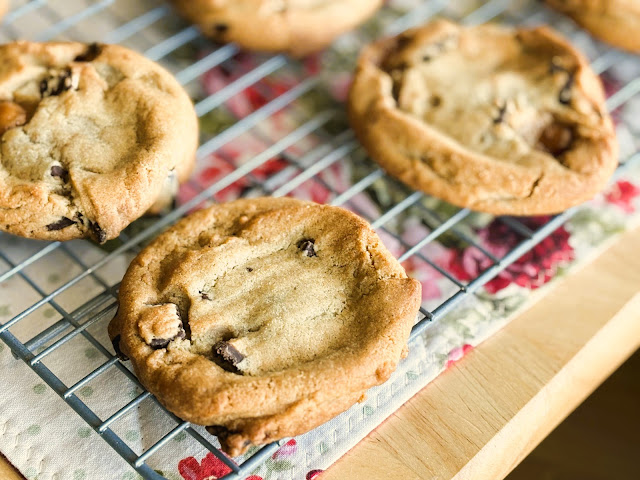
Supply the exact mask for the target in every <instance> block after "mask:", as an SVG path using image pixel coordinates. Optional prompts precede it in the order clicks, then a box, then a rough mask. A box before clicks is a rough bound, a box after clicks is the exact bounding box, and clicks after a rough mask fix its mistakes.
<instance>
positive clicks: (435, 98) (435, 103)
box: [431, 95, 442, 108]
mask: <svg viewBox="0 0 640 480" xmlns="http://www.w3.org/2000/svg"><path fill="white" fill-rule="evenodd" d="M440 105H442V98H441V97H440V96H438V95H434V96H433V97H431V106H432V107H434V108H436V107H439V106H440Z"/></svg>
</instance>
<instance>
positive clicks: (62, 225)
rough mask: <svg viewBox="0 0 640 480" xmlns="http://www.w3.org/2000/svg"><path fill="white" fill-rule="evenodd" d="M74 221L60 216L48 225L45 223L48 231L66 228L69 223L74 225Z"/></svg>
mask: <svg viewBox="0 0 640 480" xmlns="http://www.w3.org/2000/svg"><path fill="white" fill-rule="evenodd" d="M75 223H76V222H74V221H73V220H71V219H70V218H67V217H62V218H61V219H60V220H58V221H57V222H55V223H50V224H49V225H47V230H49V231H50V232H52V231H55V230H62V229H63V228H67V227H70V226H71V225H75Z"/></svg>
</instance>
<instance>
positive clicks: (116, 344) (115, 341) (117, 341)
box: [111, 335, 129, 362]
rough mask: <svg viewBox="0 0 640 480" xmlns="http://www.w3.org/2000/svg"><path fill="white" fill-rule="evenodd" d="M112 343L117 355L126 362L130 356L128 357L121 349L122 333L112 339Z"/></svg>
mask: <svg viewBox="0 0 640 480" xmlns="http://www.w3.org/2000/svg"><path fill="white" fill-rule="evenodd" d="M111 345H113V350H114V351H115V352H116V357H118V358H119V359H120V360H122V361H124V362H126V361H127V360H129V357H127V356H126V355H125V354H124V353H122V350H120V335H116V336H115V337H114V339H113V340H111Z"/></svg>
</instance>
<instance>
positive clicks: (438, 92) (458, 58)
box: [383, 28, 575, 163]
mask: <svg viewBox="0 0 640 480" xmlns="http://www.w3.org/2000/svg"><path fill="white" fill-rule="evenodd" d="M383 68H385V69H386V70H387V72H388V73H389V75H390V76H391V78H392V80H393V95H394V98H395V100H396V102H397V105H398V107H399V108H400V109H401V110H403V111H404V112H407V113H409V114H411V115H412V116H415V117H416V118H419V119H421V120H423V121H424V122H425V123H427V124H429V125H430V126H432V127H433V128H435V129H437V130H439V131H440V132H442V133H443V134H444V135H447V136H449V137H453V138H454V139H455V140H456V141H458V142H459V143H460V144H462V145H464V146H465V147H466V148H470V149H472V150H474V151H476V152H479V153H482V154H486V155H488V156H491V157H493V158H497V159H500V160H503V161H506V162H517V163H526V162H528V161H530V160H531V153H532V152H545V153H548V154H550V155H551V156H553V157H556V158H557V157H560V156H561V155H562V154H563V153H564V152H565V151H567V150H569V149H570V148H571V144H572V142H573V139H574V132H572V131H570V130H568V129H567V128H566V127H564V125H566V124H571V123H573V122H570V121H569V117H568V115H569V114H568V111H569V108H568V106H569V105H570V104H571V103H572V102H573V99H572V87H573V81H574V77H573V71H572V69H573V67H572V66H571V65H563V64H562V59H559V58H555V57H553V56H552V54H551V53H550V51H549V49H548V48H547V47H546V46H543V47H539V48H536V46H528V45H527V44H526V43H525V42H523V41H522V40H521V39H520V38H519V37H518V36H517V35H513V34H511V33H505V32H502V31H501V30H497V29H496V30H493V29H488V28H484V29H482V31H479V32H475V31H473V30H471V31H470V32H469V33H465V34H464V35H453V36H443V37H441V38H439V39H436V40H431V41H428V42H425V41H413V42H410V43H409V42H408V43H407V44H405V45H403V44H402V41H401V40H400V41H399V45H398V47H397V50H395V51H394V52H392V53H390V54H389V55H388V58H387V59H386V60H385V63H383ZM574 114H575V112H574ZM563 119H564V120H563Z"/></svg>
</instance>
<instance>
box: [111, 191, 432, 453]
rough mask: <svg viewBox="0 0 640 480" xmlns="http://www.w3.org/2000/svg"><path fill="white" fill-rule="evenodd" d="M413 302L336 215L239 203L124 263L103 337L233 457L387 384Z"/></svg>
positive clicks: (346, 218)
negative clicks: (113, 310) (115, 307)
mask: <svg viewBox="0 0 640 480" xmlns="http://www.w3.org/2000/svg"><path fill="white" fill-rule="evenodd" d="M420 292H421V288H420V283H419V282H418V281H417V280H414V279H410V278H407V276H406V274H405V272H404V270H403V268H402V267H401V266H400V264H399V263H398V262H397V260H396V259H395V258H394V257H393V256H392V255H391V254H390V253H389V251H388V250H387V249H386V248H385V247H384V245H382V243H381V242H380V239H379V238H378V237H377V235H376V234H375V233H374V232H373V230H372V229H371V228H370V227H369V225H368V224H367V223H366V222H365V221H364V220H362V219H361V218H359V217H358V216H356V215H354V214H352V213H350V212H348V211H347V210H343V209H341V208H338V207H331V206H326V205H318V204H314V203H311V202H305V201H300V200H294V199H288V198H280V199H274V198H261V199H250V200H238V201H235V202H231V203H228V204H221V205H215V206H213V207H210V208H208V209H205V210H201V211H198V212H196V213H194V214H192V215H190V216H189V217H187V218H185V219H184V220H182V221H181V222H179V223H178V224H176V225H175V226H174V227H173V228H171V229H170V230H168V231H167V232H165V233H164V234H162V235H161V236H159V237H158V238H157V239H156V240H154V241H153V242H152V243H151V244H150V245H149V246H148V247H147V248H145V249H144V250H143V251H142V252H141V253H140V254H139V255H138V257H137V258H136V259H134V260H133V262H132V263H131V266H130V267H129V269H128V271H127V273H126V275H125V277H124V280H123V281H122V284H121V287H120V292H119V302H120V304H119V308H118V313H117V314H116V316H115V318H114V319H113V320H112V321H111V323H110V325H109V335H110V337H111V339H112V340H113V342H114V348H115V349H116V351H117V352H120V353H121V354H123V355H125V356H127V357H129V358H130V359H131V362H132V364H133V367H134V369H135V372H136V374H137V375H138V378H139V379H140V381H141V382H142V384H143V385H144V386H145V387H146V388H147V389H149V391H150V392H152V393H153V394H154V395H155V396H156V397H157V398H158V400H159V401H160V402H161V403H162V404H163V405H164V406H165V407H167V408H168V409H169V410H171V411H172V412H173V413H175V414H176V415H177V416H179V417H180V418H183V419H185V420H188V421H191V422H193V423H196V424H200V425H206V426H208V427H209V430H210V432H211V433H213V434H215V435H217V436H218V438H219V440H220V442H221V444H222V448H223V450H224V451H225V452H227V453H229V454H231V455H233V456H236V455H239V454H241V453H243V452H244V451H246V450H247V448H248V447H249V446H251V445H260V444H264V443H269V442H271V441H274V440H278V439H280V438H284V437H289V436H294V435H298V434H301V433H304V432H306V431H308V430H311V429H312V428H314V427H316V426H318V425H320V424H322V423H324V422H326V421H327V420H329V419H331V418H332V417H334V416H335V415H337V414H339V413H340V412H342V411H344V410H346V409H347V408H349V407H350V406H351V405H353V404H354V403H355V402H356V401H358V400H361V399H362V398H363V395H364V392H365V391H366V390H367V389H368V388H369V387H372V386H374V385H379V384H381V383H383V382H384V381H386V380H387V379H388V378H389V376H390V375H391V373H392V372H393V371H394V370H395V368H396V366H397V364H398V361H399V360H400V358H401V356H404V355H405V354H406V347H407V341H408V337H409V333H410V330H411V327H412V325H413V324H414V322H415V320H416V315H417V312H418V308H419V306H420V302H421V294H420Z"/></svg>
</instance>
